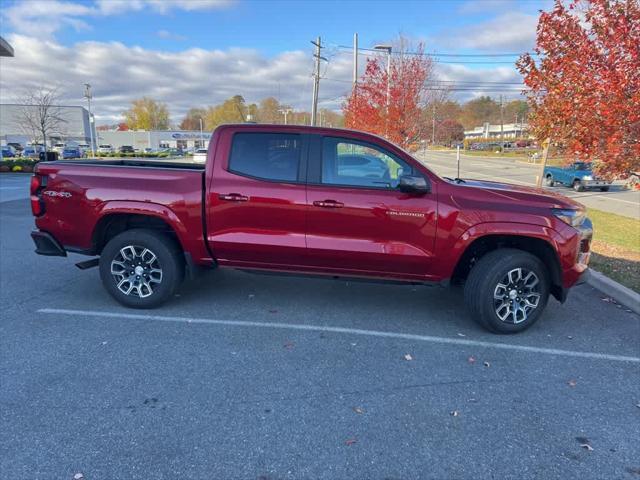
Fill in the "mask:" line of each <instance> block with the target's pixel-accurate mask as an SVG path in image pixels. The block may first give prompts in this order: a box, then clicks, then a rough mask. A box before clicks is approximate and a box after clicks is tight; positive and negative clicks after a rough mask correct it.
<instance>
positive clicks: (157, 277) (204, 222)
mask: <svg viewBox="0 0 640 480" xmlns="http://www.w3.org/2000/svg"><path fill="white" fill-rule="evenodd" d="M31 207H32V210H33V215H34V216H35V217H36V220H35V222H36V226H37V230H35V231H34V232H32V234H31V235H32V238H33V240H34V242H35V244H36V248H37V250H36V252H37V253H39V254H42V255H60V256H66V253H67V252H76V253H82V254H86V255H91V256H99V259H98V258H95V259H92V260H89V261H86V262H81V263H79V264H78V266H79V267H80V268H88V267H90V266H97V265H99V267H100V275H101V278H102V281H103V283H104V286H105V288H106V289H107V291H108V292H109V293H110V294H111V295H112V296H113V297H114V298H115V299H116V300H117V301H119V302H120V303H122V304H124V305H126V306H129V307H136V308H151V307H155V306H158V305H160V304H161V303H162V302H164V301H166V300H167V299H169V298H170V297H171V296H172V295H173V293H174V292H175V291H176V289H177V288H178V287H179V286H180V283H181V282H182V280H183V278H184V277H185V275H190V274H192V273H193V272H194V271H195V270H197V269H199V268H200V267H209V268H213V267H232V268H238V269H250V270H270V271H278V272H298V273H304V274H320V275H329V276H334V277H366V278H375V279H385V280H392V281H403V282H411V283H431V284H433V283H435V284H440V285H445V286H446V285H449V284H463V285H464V297H465V301H466V303H467V305H468V307H469V309H470V312H471V315H472V316H473V318H474V319H475V320H477V321H478V322H480V324H482V325H483V326H485V327H486V328H488V329H490V330H492V331H495V332H504V333H508V332H517V331H521V330H524V329H525V328H527V327H528V326H530V325H531V324H532V323H534V322H535V321H536V319H538V318H539V317H540V314H541V313H542V311H543V309H544V307H545V305H546V303H547V299H548V297H549V295H550V294H551V295H553V296H554V297H555V298H556V299H558V300H559V301H561V302H563V301H564V300H565V298H566V295H567V291H568V289H569V288H570V287H571V286H573V285H574V284H576V283H577V282H578V281H579V280H580V279H581V277H583V274H584V273H585V272H587V264H588V260H589V255H590V253H589V252H590V242H591V237H592V228H591V222H590V221H589V220H588V219H587V218H586V216H585V209H584V207H583V206H582V205H580V204H579V203H576V202H574V201H573V200H570V199H569V198H566V197H564V196H561V195H557V194H551V193H549V192H547V191H543V190H540V189H535V188H528V187H521V186H514V185H507V184H502V183H494V182H486V181H478V180H466V179H465V180H461V179H450V178H441V177H439V176H437V175H436V174H434V173H433V172H432V171H431V170H429V169H428V168H427V167H426V166H425V165H423V164H422V163H420V162H419V161H417V160H416V159H414V158H413V157H412V156H411V155H409V154H408V153H406V152H405V151H403V150H402V149H400V148H398V147H396V146H394V145H393V144H391V143H389V142H387V141H385V140H383V139H381V138H379V137H377V136H374V135H370V134H367V133H362V132H355V131H349V130H338V129H328V128H313V127H304V126H282V125H278V126H276V125H254V124H244V125H225V126H221V127H219V128H218V129H216V131H215V132H214V133H213V136H212V138H211V143H210V147H209V150H208V154H207V161H206V164H205V165H202V164H189V163H184V162H182V163H171V162H167V161H166V160H163V161H150V160H136V159H127V160H115V161H102V160H95V161H92V160H82V161H67V162H65V161H57V162H43V163H40V164H39V165H38V166H37V168H36V171H35V174H34V176H33V178H32V182H31Z"/></svg>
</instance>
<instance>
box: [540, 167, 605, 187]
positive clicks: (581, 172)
mask: <svg viewBox="0 0 640 480" xmlns="http://www.w3.org/2000/svg"><path fill="white" fill-rule="evenodd" d="M543 175H544V183H545V185H546V186H547V187H553V186H554V185H555V184H561V185H564V186H566V187H571V188H573V189H574V190H575V191H576V192H582V191H584V190H586V189H588V188H599V189H600V190H601V191H603V192H608V191H609V187H610V186H611V182H607V181H606V180H604V179H601V178H598V177H596V175H595V174H594V173H593V172H592V171H591V164H590V163H587V162H573V163H572V164H570V165H567V166H565V167H544V173H543Z"/></svg>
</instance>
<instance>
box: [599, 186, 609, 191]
mask: <svg viewBox="0 0 640 480" xmlns="http://www.w3.org/2000/svg"><path fill="white" fill-rule="evenodd" d="M600 191H601V192H608V191H609V187H600Z"/></svg>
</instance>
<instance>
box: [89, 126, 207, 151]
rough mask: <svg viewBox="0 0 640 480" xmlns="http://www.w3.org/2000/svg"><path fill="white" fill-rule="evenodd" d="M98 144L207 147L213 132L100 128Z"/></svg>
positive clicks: (141, 147) (153, 147)
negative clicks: (112, 129) (111, 129)
mask: <svg viewBox="0 0 640 480" xmlns="http://www.w3.org/2000/svg"><path fill="white" fill-rule="evenodd" d="M97 138H98V145H111V146H112V147H113V148H114V149H116V150H117V149H118V148H120V147H122V146H125V145H127V146H131V147H133V148H134V149H136V150H144V149H145V148H151V149H153V150H159V149H163V148H181V149H183V150H185V149H187V148H207V147H208V145H209V139H210V138H211V132H200V131H199V130H149V131H147V130H127V131H110V130H107V131H105V130H98V137H97Z"/></svg>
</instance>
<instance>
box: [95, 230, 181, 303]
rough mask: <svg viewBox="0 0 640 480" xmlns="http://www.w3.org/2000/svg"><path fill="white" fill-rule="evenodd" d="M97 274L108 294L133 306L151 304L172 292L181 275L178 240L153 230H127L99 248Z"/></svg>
mask: <svg viewBox="0 0 640 480" xmlns="http://www.w3.org/2000/svg"><path fill="white" fill-rule="evenodd" d="M100 277H101V279H102V283H103V285H104V287H105V288H106V289H107V291H108V292H109V294H111V296H112V297H113V298H115V299H116V300H117V301H118V302H120V303H121V304H123V305H125V306H127V307H133V308H154V307H157V306H159V305H160V304H162V303H164V302H166V301H167V300H168V299H169V298H171V296H172V295H173V294H174V293H175V291H176V290H177V288H178V287H179V286H180V283H181V281H182V279H183V277H184V261H183V260H182V255H181V252H180V249H179V248H178V245H177V243H176V242H175V241H174V240H173V239H172V238H171V237H170V236H168V235H166V234H164V233H162V232H156V231H153V230H144V229H133V230H127V231H125V232H123V233H121V234H119V235H117V236H115V237H114V238H112V239H111V240H110V241H109V243H107V245H106V246H105V247H104V249H103V250H102V254H101V256H100Z"/></svg>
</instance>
